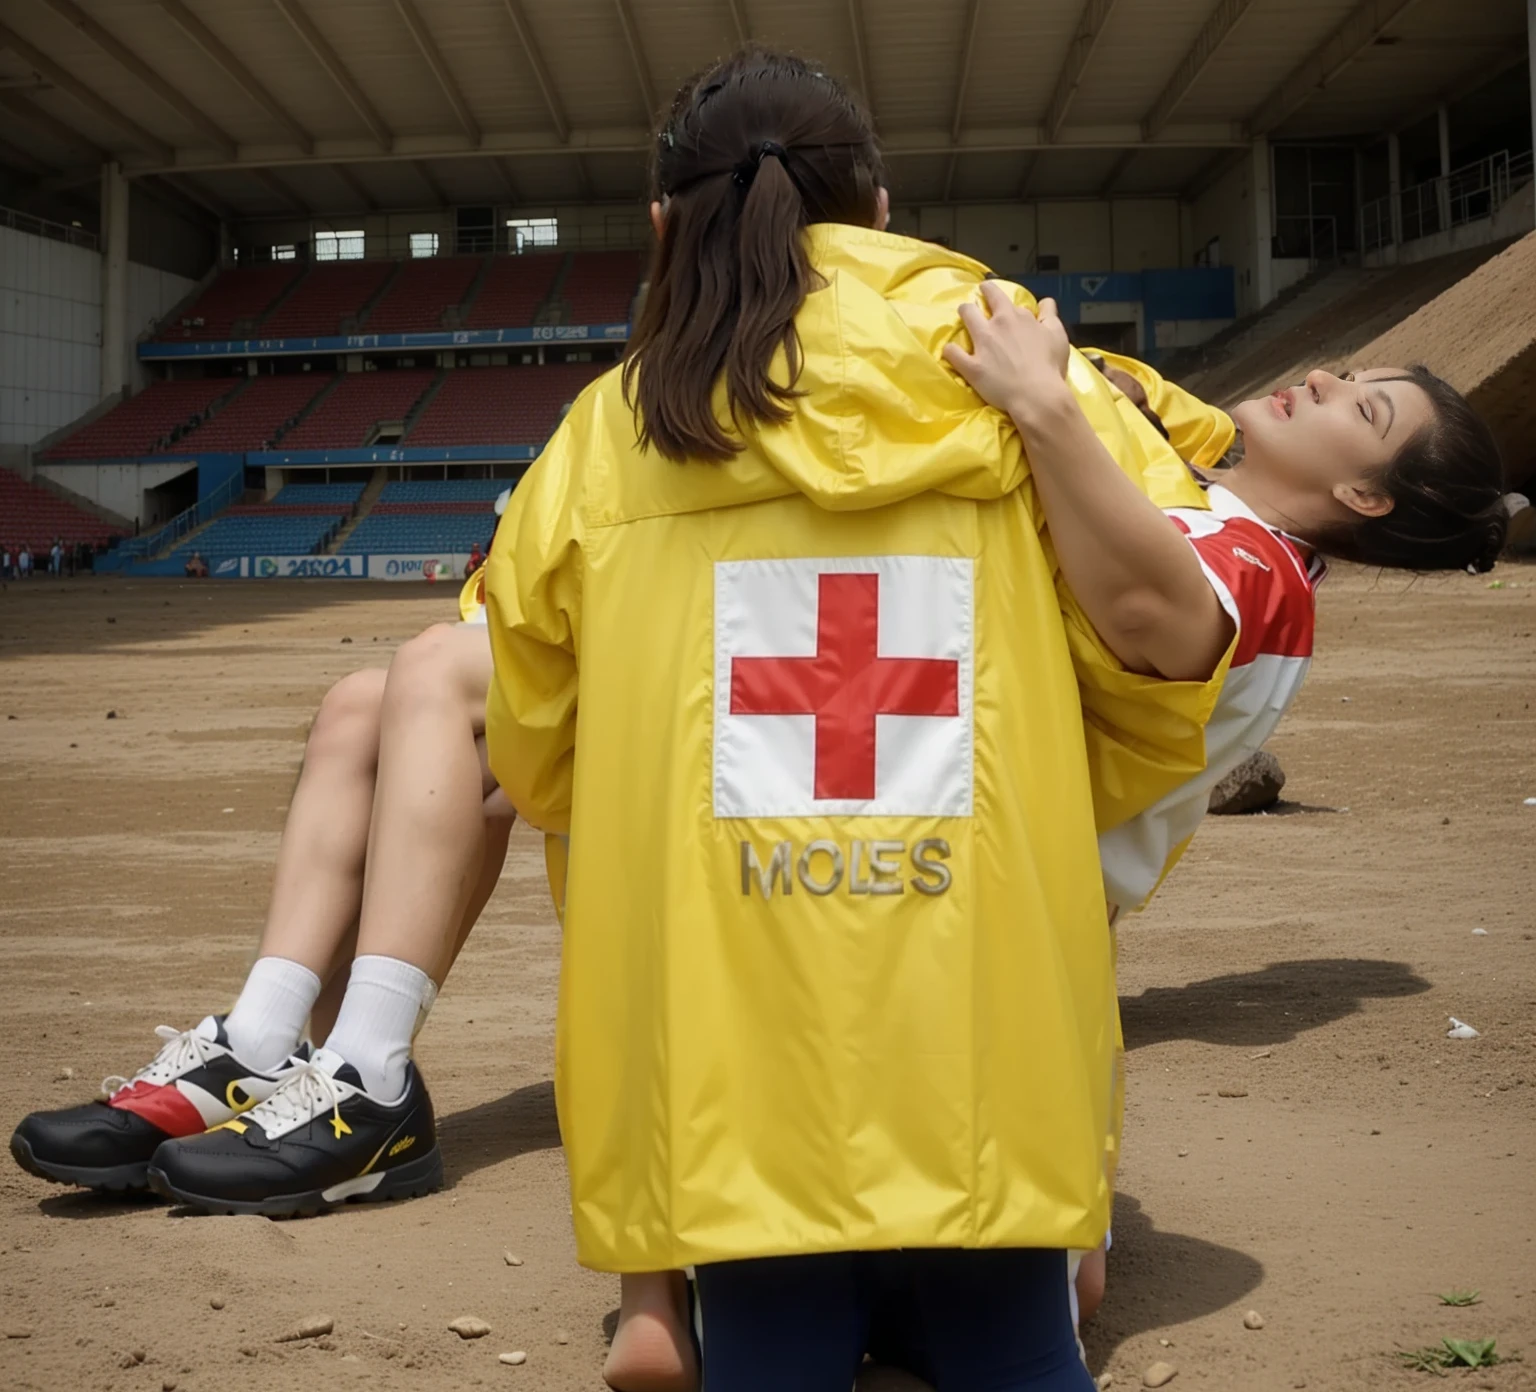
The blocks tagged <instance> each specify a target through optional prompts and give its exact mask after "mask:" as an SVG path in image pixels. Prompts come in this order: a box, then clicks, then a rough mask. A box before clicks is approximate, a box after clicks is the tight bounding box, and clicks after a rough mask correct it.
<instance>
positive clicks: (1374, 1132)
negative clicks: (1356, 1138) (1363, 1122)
mask: <svg viewBox="0 0 1536 1392" xmlns="http://www.w3.org/2000/svg"><path fill="white" fill-rule="evenodd" d="M1371 1135H1373V1136H1379V1135H1381V1127H1379V1126H1373V1127H1371Z"/></svg>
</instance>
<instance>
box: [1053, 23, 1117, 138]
mask: <svg viewBox="0 0 1536 1392" xmlns="http://www.w3.org/2000/svg"><path fill="white" fill-rule="evenodd" d="M1114 8H1115V0H1087V3H1086V4H1085V5H1084V6H1083V13H1082V17H1081V18H1080V19H1079V20H1078V22H1077V30H1076V32H1075V33H1074V34H1073V35H1072V42H1071V43H1070V44H1068V45H1067V58H1066V61H1065V62H1064V63H1063V64H1062V65H1061V72H1060V73H1059V74H1058V75H1057V77H1056V89H1055V91H1054V92H1052V93H1051V104H1050V106H1048V107H1047V108H1046V112H1045V129H1046V131H1047V132H1048V133H1049V135H1050V138H1051V139H1052V140H1055V139H1056V136H1057V134H1058V133H1059V132H1060V131H1061V128H1062V127H1063V126H1064V125H1065V124H1066V120H1067V112H1069V111H1070V110H1071V109H1072V100H1073V98H1074V97H1076V96H1077V89H1078V87H1079V86H1080V85H1081V84H1082V80H1083V71H1084V69H1086V68H1087V66H1088V60H1089V59H1090V58H1092V57H1093V50H1094V49H1095V48H1097V47H1098V44H1099V35H1101V34H1102V33H1103V32H1104V26H1105V25H1106V24H1108V23H1109V16H1110V14H1111V13H1112V12H1113V10H1114Z"/></svg>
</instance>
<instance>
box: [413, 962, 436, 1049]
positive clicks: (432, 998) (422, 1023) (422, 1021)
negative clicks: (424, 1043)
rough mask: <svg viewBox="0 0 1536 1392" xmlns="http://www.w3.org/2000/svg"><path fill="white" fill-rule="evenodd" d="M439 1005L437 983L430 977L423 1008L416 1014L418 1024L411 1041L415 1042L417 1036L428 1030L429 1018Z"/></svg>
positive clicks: (422, 1003)
mask: <svg viewBox="0 0 1536 1392" xmlns="http://www.w3.org/2000/svg"><path fill="white" fill-rule="evenodd" d="M436 1004H437V982H435V981H434V980H432V978H431V977H430V976H429V977H428V978H427V993H426V995H425V996H423V997H422V1000H421V1007H420V1009H418V1010H417V1012H416V1024H415V1026H414V1027H413V1028H412V1030H411V1039H412V1041H413V1042H414V1040H415V1038H416V1036H417V1035H418V1034H420V1033H421V1032H422V1030H423V1029H425V1028H426V1024H427V1016H428V1015H430V1014H431V1013H432V1007H433V1006H434V1005H436Z"/></svg>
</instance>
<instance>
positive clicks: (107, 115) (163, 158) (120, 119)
mask: <svg viewBox="0 0 1536 1392" xmlns="http://www.w3.org/2000/svg"><path fill="white" fill-rule="evenodd" d="M0 48H8V49H10V50H11V51H12V52H13V53H15V54H16V56H17V57H18V58H20V59H21V60H22V61H23V62H24V63H26V64H27V66H28V67H30V68H31V69H32V70H33V71H34V72H36V73H37V75H38V76H39V77H42V78H46V79H47V80H48V81H49V82H51V83H52V84H53V85H54V86H55V87H57V88H58V89H59V91H61V92H63V93H64V94H65V95H66V96H68V97H71V98H72V99H73V100H75V101H76V102H78V103H79V104H80V105H81V106H83V107H84V108H85V109H86V110H87V111H89V112H91V113H92V114H93V115H95V116H98V117H99V118H100V119H101V120H103V121H106V122H107V123H108V124H109V125H113V126H116V127H117V128H118V130H120V131H122V132H123V134H124V135H127V136H129V137H131V139H132V141H133V143H134V145H135V146H137V147H138V148H139V149H140V150H143V151H144V152H145V153H146V154H148V155H150V156H152V157H153V158H154V159H157V160H159V161H160V162H161V163H163V164H169V163H171V161H172V160H174V158H175V152H174V151H173V150H172V149H171V147H170V146H169V145H167V144H166V143H165V141H163V140H161V139H160V138H159V137H158V136H155V135H151V134H150V133H149V132H148V131H147V130H145V129H144V127H143V126H141V125H139V124H138V123H137V122H135V121H131V120H129V119H128V117H126V116H124V115H123V113H122V112H121V111H119V110H118V109H117V108H116V107H115V106H113V105H112V104H111V103H110V102H108V101H105V100H104V99H103V98H101V97H99V96H97V95H96V92H95V91H94V89H92V88H90V87H87V86H86V84H85V83H83V82H81V81H80V80H79V79H78V78H75V77H73V76H71V75H70V74H69V73H68V72H66V71H65V70H64V69H63V68H61V67H60V66H59V65H58V64H57V63H55V62H54V61H53V59H51V58H50V57H48V55H47V54H46V53H42V52H40V51H39V50H38V49H36V48H33V46H32V45H31V44H29V43H28V42H27V41H26V40H25V39H24V38H22V37H21V35H20V34H18V33H16V32H15V30H13V29H11V28H9V27H8V26H6V25H5V24H0Z"/></svg>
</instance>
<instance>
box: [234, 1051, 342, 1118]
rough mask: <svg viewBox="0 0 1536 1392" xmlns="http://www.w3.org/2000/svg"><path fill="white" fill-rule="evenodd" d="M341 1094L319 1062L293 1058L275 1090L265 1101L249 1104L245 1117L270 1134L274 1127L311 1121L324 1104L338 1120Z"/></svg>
mask: <svg viewBox="0 0 1536 1392" xmlns="http://www.w3.org/2000/svg"><path fill="white" fill-rule="evenodd" d="M344 1096H345V1094H344V1093H343V1092H342V1088H341V1085H340V1084H339V1083H337V1081H336V1080H335V1079H334V1078H333V1077H331V1075H330V1074H329V1073H327V1072H326V1071H325V1069H324V1068H323V1067H321V1066H320V1065H319V1064H318V1063H316V1062H314V1060H312V1059H306V1060H298V1059H295V1060H292V1061H291V1063H290V1066H289V1068H288V1069H287V1071H286V1072H285V1074H284V1076H283V1080H282V1082H280V1083H279V1084H278V1085H277V1090H276V1091H275V1092H274V1093H273V1094H272V1095H271V1096H270V1097H269V1098H267V1100H266V1101H265V1102H258V1103H257V1104H256V1105H255V1106H254V1107H252V1108H251V1110H250V1112H249V1113H248V1119H249V1120H251V1121H254V1122H255V1123H256V1124H257V1125H258V1126H260V1127H261V1129H262V1130H263V1131H266V1132H267V1133H268V1134H269V1135H270V1134H271V1132H272V1131H273V1130H274V1129H275V1128H277V1127H287V1126H288V1125H289V1124H291V1123H293V1122H295V1121H308V1120H312V1119H313V1118H314V1117H315V1116H316V1115H318V1114H319V1113H320V1112H323V1111H324V1110H325V1109H326V1108H327V1107H329V1108H330V1109H331V1114H332V1115H333V1116H334V1117H336V1119H337V1120H338V1121H339V1120H340V1119H341V1103H342V1099H343V1097H344Z"/></svg>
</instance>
